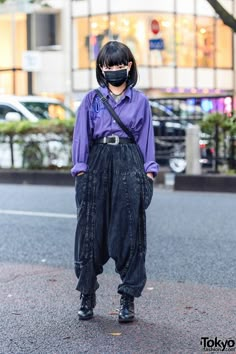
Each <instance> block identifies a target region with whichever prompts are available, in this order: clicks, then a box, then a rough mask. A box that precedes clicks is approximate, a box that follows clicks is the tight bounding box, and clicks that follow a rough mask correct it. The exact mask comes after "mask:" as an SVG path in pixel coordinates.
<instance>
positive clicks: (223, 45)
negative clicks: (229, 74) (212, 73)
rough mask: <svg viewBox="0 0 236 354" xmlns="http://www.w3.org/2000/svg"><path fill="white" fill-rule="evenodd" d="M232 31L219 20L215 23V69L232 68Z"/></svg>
mask: <svg viewBox="0 0 236 354" xmlns="http://www.w3.org/2000/svg"><path fill="white" fill-rule="evenodd" d="M232 37H233V36H232V31H231V29H230V28H229V27H228V26H225V25H224V24H223V22H222V21H221V20H217V21H216V67H218V68H227V69H229V68H232V66H233V63H232V58H233V53H232V48H233V45H232Z"/></svg>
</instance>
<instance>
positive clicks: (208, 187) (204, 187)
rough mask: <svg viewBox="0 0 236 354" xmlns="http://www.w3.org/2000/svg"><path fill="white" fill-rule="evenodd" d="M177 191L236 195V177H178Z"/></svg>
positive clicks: (175, 186)
mask: <svg viewBox="0 0 236 354" xmlns="http://www.w3.org/2000/svg"><path fill="white" fill-rule="evenodd" d="M174 190H175V191H195V192H222V193H236V176H228V175H200V176H197V175H176V176H175V184H174Z"/></svg>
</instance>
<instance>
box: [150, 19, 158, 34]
mask: <svg viewBox="0 0 236 354" xmlns="http://www.w3.org/2000/svg"><path fill="white" fill-rule="evenodd" d="M151 30H152V33H154V34H158V33H159V32H160V25H159V22H158V21H157V20H152V22H151Z"/></svg>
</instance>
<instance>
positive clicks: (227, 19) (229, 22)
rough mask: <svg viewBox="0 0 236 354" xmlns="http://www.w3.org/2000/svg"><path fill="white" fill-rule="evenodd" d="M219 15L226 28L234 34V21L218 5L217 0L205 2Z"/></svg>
mask: <svg viewBox="0 0 236 354" xmlns="http://www.w3.org/2000/svg"><path fill="white" fill-rule="evenodd" d="M206 1H207V2H208V3H209V4H210V5H211V6H212V7H213V9H214V10H215V12H216V13H217V14H218V15H219V17H220V18H221V20H222V21H223V22H224V24H225V25H226V26H229V27H230V28H231V29H232V30H233V31H234V32H236V19H235V18H234V17H233V16H232V15H231V14H230V13H229V12H228V11H227V10H225V8H224V7H223V6H222V5H221V4H220V3H219V1H218V0H206Z"/></svg>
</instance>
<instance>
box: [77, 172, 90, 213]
mask: <svg viewBox="0 0 236 354" xmlns="http://www.w3.org/2000/svg"><path fill="white" fill-rule="evenodd" d="M86 190H87V173H84V174H83V175H80V176H76V177H75V201H76V205H77V208H79V207H80V206H81V204H82V202H83V201H84V200H85V198H86Z"/></svg>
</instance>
